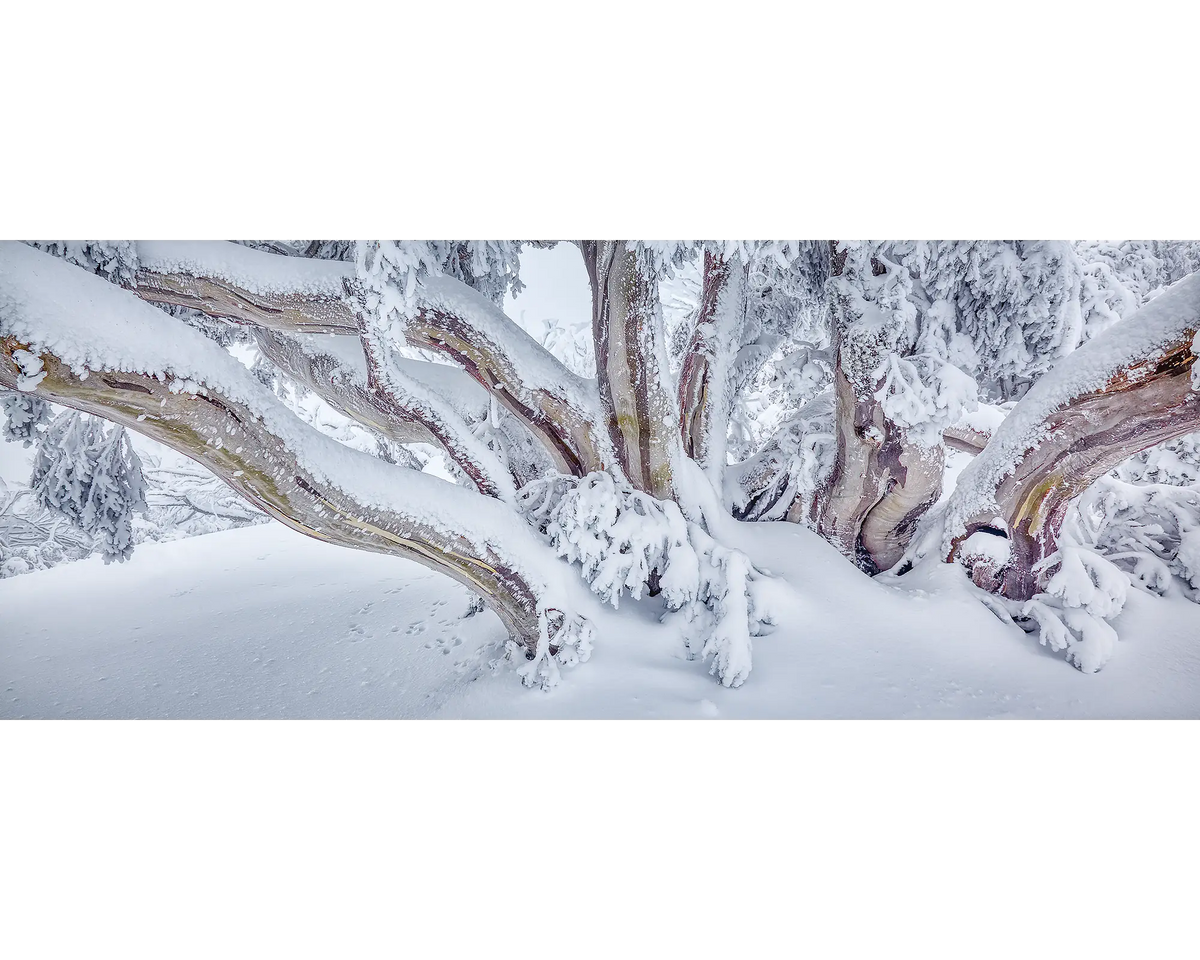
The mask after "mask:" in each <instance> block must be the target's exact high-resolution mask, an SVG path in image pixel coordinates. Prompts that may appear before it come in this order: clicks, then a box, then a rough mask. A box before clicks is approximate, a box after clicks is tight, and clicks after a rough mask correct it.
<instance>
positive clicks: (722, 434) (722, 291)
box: [679, 250, 747, 490]
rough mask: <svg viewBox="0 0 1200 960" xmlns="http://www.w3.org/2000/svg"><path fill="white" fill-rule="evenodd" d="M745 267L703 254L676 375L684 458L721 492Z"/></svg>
mask: <svg viewBox="0 0 1200 960" xmlns="http://www.w3.org/2000/svg"><path fill="white" fill-rule="evenodd" d="M746 274H747V266H746V265H745V264H743V263H741V262H740V260H735V261H730V260H724V259H722V258H721V257H718V256H717V255H715V254H713V253H711V252H709V251H707V250H706V251H705V252H704V278H703V285H702V287H701V294H700V311H699V316H698V317H697V320H696V329H695V330H694V331H693V332H692V337H691V340H690V341H689V343H688V347H687V352H686V353H685V355H684V359H683V367H682V369H681V370H680V371H679V411H680V425H681V431H682V437H683V453H684V455H685V456H687V457H690V458H691V459H693V460H695V461H696V462H697V463H698V464H700V466H701V468H703V469H704V471H705V472H706V473H707V474H708V475H709V478H710V479H711V480H712V481H713V485H714V486H716V488H717V489H718V490H721V489H722V475H723V473H724V469H725V458H726V452H725V451H726V438H727V435H728V432H729V415H730V412H731V409H732V398H731V397H730V395H729V392H730V391H729V388H730V377H731V370H730V361H731V360H732V359H733V358H734V357H736V356H737V352H738V349H739V348H740V347H741V334H742V331H743V327H744V324H745V311H746Z"/></svg>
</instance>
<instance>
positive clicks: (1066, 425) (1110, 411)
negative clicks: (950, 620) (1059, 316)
mask: <svg viewBox="0 0 1200 960" xmlns="http://www.w3.org/2000/svg"><path fill="white" fill-rule="evenodd" d="M1198 328H1200V275H1193V276H1190V277H1188V278H1186V279H1184V280H1181V281H1180V282H1179V283H1177V284H1175V286H1173V287H1171V288H1170V289H1169V290H1167V291H1165V292H1164V293H1162V294H1161V295H1159V296H1158V297H1157V298H1156V299H1154V300H1152V301H1150V303H1149V304H1147V305H1146V306H1145V307H1143V308H1142V309H1141V310H1140V311H1138V312H1137V313H1136V314H1134V315H1133V316H1132V317H1130V318H1128V319H1126V320H1123V321H1121V322H1119V323H1116V324H1115V325H1113V326H1111V327H1110V328H1109V329H1107V330H1106V331H1104V332H1103V333H1101V334H1100V335H1098V336H1097V337H1095V338H1094V339H1093V340H1090V341H1089V342H1088V343H1086V344H1084V345H1083V346H1082V347H1080V348H1079V349H1078V350H1076V351H1075V352H1074V353H1072V354H1070V355H1069V356H1067V357H1065V358H1063V359H1062V360H1060V361H1059V363H1058V365H1057V366H1056V367H1055V368H1054V369H1053V370H1052V371H1051V372H1050V373H1049V374H1047V375H1046V376H1044V377H1043V378H1042V379H1041V380H1039V381H1038V382H1037V383H1036V384H1034V386H1033V387H1032V389H1030V391H1029V393H1028V394H1027V395H1026V396H1025V397H1024V399H1022V400H1021V402H1020V403H1018V404H1017V405H1016V407H1014V408H1013V411H1012V413H1010V414H1009V416H1008V417H1007V418H1006V419H1005V420H1004V422H1003V423H1002V424H1000V426H999V427H998V428H997V429H996V431H995V434H994V435H993V436H992V438H991V440H990V441H989V442H988V445H987V447H986V448H985V449H984V450H983V452H982V453H981V454H980V455H979V456H978V457H976V458H975V460H974V461H972V463H971V464H970V465H969V466H968V467H967V469H966V470H964V471H963V473H962V476H961V477H960V478H959V481H958V485H957V487H956V488H955V492H954V494H953V495H952V496H951V498H950V500H949V502H948V504H947V510H946V516H945V523H944V532H943V541H942V545H941V547H942V550H943V553H944V555H945V556H946V557H947V558H948V559H953V558H954V557H955V556H956V555H957V554H958V552H959V549H960V547H961V545H962V544H963V543H964V542H965V541H966V540H967V539H968V538H970V537H971V536H972V535H973V534H975V533H976V531H979V530H983V529H985V528H986V529H987V530H989V531H995V532H996V533H998V534H999V535H1004V536H1007V537H1008V539H1009V540H1011V552H1010V555H1009V560H1008V564H1009V566H1008V572H1007V574H1006V575H1005V578H1004V584H1003V592H1004V593H1005V594H1006V595H1007V596H1009V597H1013V598H1016V599H1028V598H1029V597H1030V596H1032V595H1033V594H1034V593H1035V592H1036V591H1037V589H1038V586H1039V583H1040V581H1041V580H1043V579H1045V576H1046V575H1047V574H1048V572H1049V570H1048V568H1047V567H1046V565H1045V564H1044V563H1043V561H1046V560H1047V559H1048V558H1050V557H1051V556H1052V555H1054V553H1055V551H1056V550H1057V538H1058V531H1059V529H1060V527H1061V525H1062V521H1063V517H1064V516H1065V514H1066V511H1067V508H1068V506H1069V505H1070V502H1071V501H1072V500H1073V499H1074V498H1075V497H1076V496H1078V495H1079V494H1080V493H1082V492H1083V491H1084V490H1085V489H1086V488H1087V487H1088V486H1089V485H1091V484H1092V483H1093V482H1094V481H1096V480H1097V479H1099V478H1100V477H1102V476H1104V475H1105V474H1106V473H1108V472H1109V471H1110V470H1112V469H1113V468H1114V467H1116V466H1117V465H1118V464H1119V463H1121V462H1122V461H1124V460H1126V459H1127V458H1129V457H1130V456H1132V455H1133V454H1135V453H1137V452H1139V451H1141V450H1145V449H1147V448H1148V447H1151V446H1154V445H1155V444H1158V443H1161V442H1163V441H1164V440H1169V439H1172V438H1174V437H1178V436H1181V435H1183V434H1187V433H1191V432H1193V431H1195V430H1197V429H1200V394H1197V392H1196V389H1195V383H1194V374H1193V365H1194V364H1195V362H1196V344H1195V337H1196V331H1197V329H1198Z"/></svg>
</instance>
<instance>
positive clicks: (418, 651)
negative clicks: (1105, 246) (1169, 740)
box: [0, 521, 1200, 718]
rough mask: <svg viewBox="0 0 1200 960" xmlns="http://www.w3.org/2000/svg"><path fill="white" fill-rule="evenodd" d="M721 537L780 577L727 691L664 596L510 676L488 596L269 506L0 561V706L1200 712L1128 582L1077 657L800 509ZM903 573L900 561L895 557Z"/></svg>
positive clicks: (1172, 653)
mask: <svg viewBox="0 0 1200 960" xmlns="http://www.w3.org/2000/svg"><path fill="white" fill-rule="evenodd" d="M738 527H739V525H737V524H734V523H733V522H732V521H731V522H730V525H729V530H727V531H723V536H727V537H729V538H730V539H734V540H738V541H740V542H738V544H737V545H738V546H740V547H741V548H742V549H745V550H747V552H749V553H750V554H751V555H752V557H753V558H754V559H755V560H756V562H757V563H758V564H759V565H760V566H762V567H765V568H767V569H769V570H771V571H772V572H773V573H774V574H777V575H781V576H783V577H785V578H786V580H787V581H788V583H789V584H790V585H791V586H790V587H789V588H788V589H787V590H785V591H783V593H784V594H785V596H784V597H783V598H782V603H781V614H782V616H781V618H780V622H779V625H778V626H777V627H776V628H775V630H774V632H773V633H772V634H770V635H768V636H765V637H761V638H757V639H756V640H755V645H754V671H753V673H752V674H751V676H750V678H749V680H748V681H747V682H746V683H745V685H744V686H742V687H741V688H739V689H733V690H730V689H725V688H723V687H721V686H720V685H719V684H717V683H716V682H715V681H714V680H713V679H712V678H711V677H710V676H709V675H708V673H707V670H706V667H705V666H704V665H703V664H702V663H700V662H698V661H689V660H687V659H686V657H685V654H684V649H683V645H682V642H681V641H680V639H679V638H678V636H677V635H676V633H675V631H674V628H672V627H670V626H668V625H663V624H660V623H658V622H657V607H656V601H653V600H648V601H644V602H643V603H642V604H641V605H640V606H637V607H635V609H636V610H637V613H636V614H635V615H634V616H630V615H629V613H628V611H627V610H626V604H630V605H631V606H633V605H632V604H631V602H630V601H628V600H626V601H624V602H623V604H622V614H621V616H620V618H619V619H618V618H617V617H611V618H602V619H601V622H600V623H599V624H598V626H599V636H598V638H597V642H596V647H595V651H594V653H593V654H592V658H591V660H590V661H589V662H587V663H585V664H583V665H582V666H580V667H577V668H574V669H571V670H567V671H565V672H564V675H563V681H562V683H560V684H559V686H558V687H557V688H555V689H553V690H551V691H549V692H544V691H541V690H530V689H526V688H524V687H522V686H521V684H520V681H519V679H518V677H517V676H516V674H515V672H514V671H513V670H512V669H511V668H510V667H509V666H507V665H501V666H499V668H498V669H493V668H492V667H491V666H490V665H489V664H490V662H491V661H493V660H495V659H497V658H498V657H499V656H500V654H501V648H500V643H501V640H502V631H501V628H500V624H499V621H498V620H496V618H495V617H494V616H493V615H492V614H491V613H484V614H480V615H477V616H474V617H469V618H465V617H464V613H465V612H466V610H467V607H468V602H469V595H468V593H467V591H466V590H464V589H463V588H461V587H459V586H458V585H457V584H455V583H453V582H452V581H450V580H449V579H447V578H445V577H441V576H438V575H435V574H433V573H431V572H429V571H426V570H425V569H424V568H422V567H419V566H417V565H415V564H413V563H410V562H408V561H405V560H400V559H394V558H386V557H378V556H374V555H370V554H366V553H361V552H356V551H352V550H346V549H341V548H338V547H332V546H328V545H324V544H321V543H318V542H316V541H313V540H310V539H308V538H306V537H303V536H301V535H300V534H297V533H294V532H292V531H290V530H288V529H287V528H285V527H283V526H282V525H281V524H278V523H271V524H267V525H264V526H258V527H249V528H245V529H241V530H233V531H228V532H225V533H215V534H211V535H208V536H203V537H195V538H191V539H188V540H181V541H176V542H171V543H147V544H143V545H141V546H140V547H139V548H138V549H137V551H136V552H135V554H134V556H133V558H132V560H130V561H129V562H128V563H125V564H111V565H108V566H105V565H104V564H103V563H102V562H101V560H100V559H99V558H98V557H93V558H91V559H88V560H84V561H80V562H78V563H71V564H65V565H62V566H59V567H55V568H53V569H51V570H46V571H42V572H37V573H31V574H27V575H24V576H20V577H13V578H10V579H7V580H3V581H0V612H2V613H0V718H15V717H681V718H705V717H876V718H885V717H929V718H950V717H1045V718H1050V717H1114V718H1132V717H1193V718H1194V717H1200V606H1198V605H1196V604H1192V603H1189V602H1187V601H1186V600H1184V599H1182V598H1180V597H1178V596H1175V597H1169V598H1167V599H1158V598H1155V597H1151V596H1148V595H1146V594H1143V593H1141V592H1139V591H1136V590H1133V591H1131V596H1130V599H1129V602H1128V604H1127V607H1126V610H1125V612H1124V613H1123V614H1122V615H1121V617H1120V618H1119V619H1118V620H1117V621H1115V626H1116V627H1117V629H1118V631H1119V632H1120V633H1121V635H1122V637H1123V638H1124V640H1123V642H1122V643H1120V644H1119V645H1118V649H1117V652H1116V654H1115V656H1114V657H1113V659H1112V661H1111V662H1110V663H1109V664H1108V666H1107V667H1106V668H1105V669H1104V670H1103V671H1102V672H1101V673H1099V674H1097V675H1094V676H1088V675H1084V674H1081V673H1079V672H1078V671H1076V670H1075V669H1073V668H1072V667H1071V666H1069V665H1068V664H1067V663H1066V662H1065V661H1063V660H1062V659H1061V658H1060V657H1059V656H1058V655H1055V654H1052V653H1050V652H1049V651H1047V650H1046V649H1045V648H1043V647H1041V646H1039V645H1038V644H1037V642H1036V640H1035V639H1034V638H1031V637H1027V636H1026V635H1025V634H1023V633H1021V632H1020V631H1019V630H1017V629H1016V628H1014V627H1011V626H1005V625H1004V624H1002V623H1001V622H1000V621H999V620H997V619H996V618H995V617H994V616H992V614H990V613H989V612H988V611H987V610H985V609H984V608H983V607H982V606H981V605H980V604H979V603H978V602H976V601H975V600H973V599H971V598H970V597H968V596H966V595H964V594H963V593H962V592H961V590H960V587H959V586H958V584H957V583H955V582H954V579H953V576H952V575H953V570H952V568H945V569H944V570H940V571H938V574H937V575H938V576H943V575H944V576H943V580H942V582H924V583H919V584H918V583H914V584H910V585H908V586H907V587H906V589H905V590H899V589H896V588H894V587H889V586H885V585H883V584H880V583H877V582H874V581H872V580H869V579H868V578H866V577H864V576H862V575H861V574H859V573H858V572H857V571H855V570H854V569H853V568H852V567H851V566H850V565H849V564H848V563H847V562H846V561H845V560H843V559H842V558H841V556H840V555H838V554H837V553H836V551H834V549H833V548H832V547H830V546H828V545H827V544H826V543H824V542H823V541H822V540H820V539H819V538H817V537H816V536H815V535H813V534H811V533H809V532H807V531H806V530H803V529H800V528H798V527H796V526H794V525H791V524H782V523H780V524H755V525H754V526H753V534H754V535H753V537H749V536H744V535H741V536H739V534H744V532H745V531H741V530H739V529H738ZM906 579H909V578H906Z"/></svg>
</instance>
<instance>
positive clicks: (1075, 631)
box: [1021, 544, 1129, 673]
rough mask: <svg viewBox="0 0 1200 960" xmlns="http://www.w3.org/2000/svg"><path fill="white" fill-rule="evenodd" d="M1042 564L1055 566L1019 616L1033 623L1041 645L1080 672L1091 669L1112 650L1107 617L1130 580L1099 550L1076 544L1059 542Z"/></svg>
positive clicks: (1118, 607)
mask: <svg viewBox="0 0 1200 960" xmlns="http://www.w3.org/2000/svg"><path fill="white" fill-rule="evenodd" d="M1044 563H1045V564H1046V565H1047V566H1048V567H1049V568H1050V569H1054V568H1055V567H1057V569H1056V570H1055V573H1054V574H1053V576H1051V577H1050V579H1049V580H1048V581H1047V582H1046V587H1045V590H1044V591H1043V592H1042V593H1039V594H1037V595H1036V596H1034V597H1033V598H1032V599H1030V600H1029V601H1027V602H1026V603H1025V605H1024V607H1023V608H1022V610H1021V615H1022V616H1023V617H1027V618H1029V619H1030V620H1032V621H1034V622H1035V623H1036V624H1037V626H1038V630H1039V638H1040V640H1041V642H1042V643H1043V644H1046V645H1047V646H1049V647H1050V649H1051V650H1055V651H1066V655H1067V660H1068V661H1070V662H1071V663H1073V664H1074V665H1075V666H1076V667H1078V668H1079V669H1080V670H1081V671H1083V672H1084V673H1096V672H1097V671H1099V670H1100V668H1101V667H1103V666H1104V664H1106V663H1107V662H1108V659H1109V657H1111V656H1112V654H1113V650H1114V649H1115V646H1116V642H1117V632H1116V631H1115V630H1114V629H1113V628H1112V627H1111V626H1110V625H1109V624H1108V623H1107V621H1108V620H1111V619H1112V618H1113V617H1115V616H1117V614H1119V613H1120V612H1121V609H1122V608H1123V607H1124V606H1125V599H1126V596H1127V594H1128V591H1129V579H1128V578H1127V577H1126V576H1125V574H1124V573H1123V572H1122V571H1121V570H1119V569H1118V568H1117V567H1115V566H1114V565H1113V564H1112V563H1110V562H1109V561H1108V560H1105V559H1104V557H1102V556H1100V554H1098V553H1096V552H1095V551H1093V550H1089V549H1086V548H1083V547H1078V546H1070V545H1066V544H1064V545H1062V546H1060V548H1059V550H1058V552H1057V553H1055V554H1053V555H1051V556H1050V557H1047V558H1046V560H1045V561H1044Z"/></svg>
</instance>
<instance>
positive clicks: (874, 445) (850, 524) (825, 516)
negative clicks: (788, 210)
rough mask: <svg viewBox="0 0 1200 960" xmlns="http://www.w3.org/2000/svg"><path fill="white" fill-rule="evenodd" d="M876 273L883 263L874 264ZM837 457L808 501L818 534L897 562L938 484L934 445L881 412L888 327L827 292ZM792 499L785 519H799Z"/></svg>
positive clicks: (863, 561)
mask: <svg viewBox="0 0 1200 960" xmlns="http://www.w3.org/2000/svg"><path fill="white" fill-rule="evenodd" d="M830 256H831V260H832V270H831V275H832V276H834V277H837V276H841V273H842V269H843V267H844V265H845V261H846V256H845V253H844V252H842V251H840V250H839V249H838V247H837V244H836V241H831V242H830ZM875 270H876V275H877V276H878V275H881V274H882V273H883V270H884V268H883V266H882V265H878V264H877V265H876V266H875ZM834 297H835V303H834V307H835V309H834V311H833V313H834V324H835V328H834V335H835V340H834V342H835V349H836V357H837V361H836V369H835V374H834V396H835V398H836V429H837V457H836V460H835V461H834V467H833V471H832V473H831V474H830V477H829V480H828V481H827V483H826V485H825V489H824V490H823V491H822V492H821V493H820V494H819V495H818V496H817V497H816V498H815V499H814V501H813V505H812V511H813V514H812V516H811V517H810V518H809V519H811V520H812V521H814V522H815V524H816V527H817V530H818V532H819V533H820V534H821V535H822V536H823V537H825V539H827V540H828V541H830V543H832V544H833V545H834V546H836V547H837V548H838V549H839V550H840V551H841V552H842V553H843V554H844V555H845V556H847V557H849V558H850V559H852V560H854V561H855V562H856V563H857V564H858V565H859V566H860V567H861V568H862V569H863V570H865V571H867V572H868V573H872V574H874V573H878V572H879V571H881V570H887V569H889V568H890V567H892V566H894V565H895V564H896V563H897V562H899V560H900V558H901V556H902V555H903V553H904V550H905V548H906V547H907V546H908V543H909V541H910V540H911V539H912V534H913V532H914V530H915V529H916V525H917V521H918V520H920V518H921V516H922V515H923V514H924V513H925V511H926V510H928V509H929V507H931V506H932V505H933V504H934V503H936V502H937V499H938V497H939V496H940V495H941V490H942V468H943V464H944V459H945V451H944V449H943V448H942V447H940V446H939V447H923V446H921V445H919V444H916V443H914V442H913V441H912V440H910V438H909V437H908V436H907V434H906V431H904V430H903V429H902V428H901V427H900V426H898V425H897V424H896V423H894V422H892V421H891V420H890V419H889V418H888V417H886V416H885V415H884V411H883V406H882V404H881V403H880V402H879V400H877V399H876V396H875V394H876V393H877V392H878V390H879V388H880V386H881V381H880V380H879V378H877V377H876V376H875V375H874V372H873V371H874V370H875V369H877V367H878V366H879V364H880V362H881V361H883V360H884V359H885V358H886V357H887V355H888V353H890V352H891V351H893V350H894V349H895V344H894V343H893V342H892V340H891V339H890V337H889V331H887V330H885V329H882V328H880V327H879V326H877V325H874V324H860V323H859V321H860V320H861V318H860V317H858V316H857V315H855V314H854V312H853V311H852V309H851V308H850V306H849V304H848V303H847V302H845V301H844V300H843V299H842V298H841V297H839V296H838V295H837V294H836V293H835V294H834ZM800 509H802V504H801V503H800V502H799V501H797V502H796V503H794V504H793V505H792V507H791V509H789V511H788V519H789V520H792V521H794V522H799V521H802V520H803V519H804V517H802V516H800V515H799V510H800Z"/></svg>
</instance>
